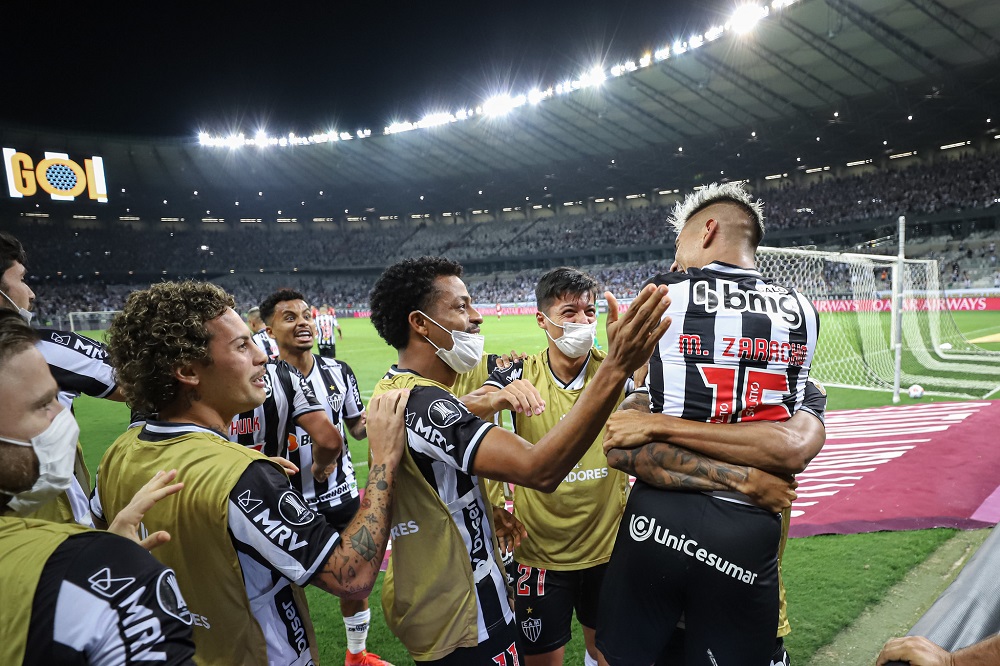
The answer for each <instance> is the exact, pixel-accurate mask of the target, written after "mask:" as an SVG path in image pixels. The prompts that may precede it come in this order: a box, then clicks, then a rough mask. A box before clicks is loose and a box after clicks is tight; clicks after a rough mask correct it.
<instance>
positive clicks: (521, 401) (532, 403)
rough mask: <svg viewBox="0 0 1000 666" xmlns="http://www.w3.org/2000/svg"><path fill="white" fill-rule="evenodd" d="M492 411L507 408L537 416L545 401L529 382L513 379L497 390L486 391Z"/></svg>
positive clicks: (543, 408)
mask: <svg viewBox="0 0 1000 666" xmlns="http://www.w3.org/2000/svg"><path fill="white" fill-rule="evenodd" d="M487 395H489V399H490V409H492V410H493V412H494V413H496V412H499V411H502V410H505V409H509V410H510V411H512V412H515V413H516V414H523V415H525V416H537V415H538V414H541V413H542V412H544V411H545V401H544V400H543V399H542V395H541V394H540V393H539V392H538V389H536V388H535V387H534V386H533V385H532V383H531V382H529V381H528V380H526V379H515V380H514V381H512V382H511V383H510V384H507V386H505V387H503V388H502V389H500V390H499V391H492V392H490V393H488V394H487Z"/></svg>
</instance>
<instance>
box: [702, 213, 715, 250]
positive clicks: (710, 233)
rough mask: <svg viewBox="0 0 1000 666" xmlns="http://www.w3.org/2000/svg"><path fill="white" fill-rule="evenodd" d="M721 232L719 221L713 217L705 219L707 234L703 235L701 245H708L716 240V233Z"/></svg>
mask: <svg viewBox="0 0 1000 666" xmlns="http://www.w3.org/2000/svg"><path fill="white" fill-rule="evenodd" d="M718 232H719V221H718V220H716V219H715V218H713V217H710V218H708V220H706V221H705V235H704V236H702V239H701V246H702V247H708V246H709V245H711V244H712V242H713V241H714V240H715V237H716V234H717V233H718Z"/></svg>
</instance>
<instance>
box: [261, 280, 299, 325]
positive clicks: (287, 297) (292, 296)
mask: <svg viewBox="0 0 1000 666" xmlns="http://www.w3.org/2000/svg"><path fill="white" fill-rule="evenodd" d="M304 300H306V297H305V296H303V295H302V294H300V293H299V292H297V291H295V290H294V289H279V290H278V291H276V292H274V293H273V294H271V295H270V296H268V297H267V298H265V299H264V302H263V303H261V304H260V318H261V319H262V320H263V321H264V323H265V324H267V325H268V326H270V325H271V319H272V318H273V317H274V308H275V307H276V306H277V305H278V303H281V302H283V301H304Z"/></svg>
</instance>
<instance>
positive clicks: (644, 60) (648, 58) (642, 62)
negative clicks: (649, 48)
mask: <svg viewBox="0 0 1000 666" xmlns="http://www.w3.org/2000/svg"><path fill="white" fill-rule="evenodd" d="M651 62H653V56H652V55H650V54H649V53H647V54H646V55H644V56H642V57H641V58H639V67H649V64H650V63H651Z"/></svg>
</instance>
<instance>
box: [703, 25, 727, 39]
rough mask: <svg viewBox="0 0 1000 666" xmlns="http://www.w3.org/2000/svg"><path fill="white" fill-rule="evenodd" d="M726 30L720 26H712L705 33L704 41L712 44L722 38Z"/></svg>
mask: <svg viewBox="0 0 1000 666" xmlns="http://www.w3.org/2000/svg"><path fill="white" fill-rule="evenodd" d="M725 32H726V29H725V28H724V27H722V26H721V25H713V26H712V27H711V28H709V29H708V30H706V31H705V41H708V42H714V41H715V40H717V39H718V38H719V37H722V35H723V33H725Z"/></svg>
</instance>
